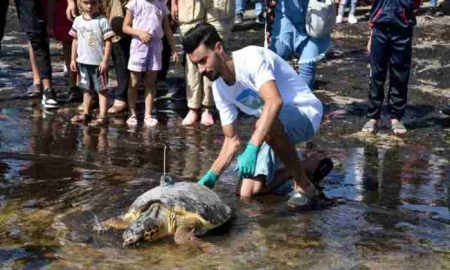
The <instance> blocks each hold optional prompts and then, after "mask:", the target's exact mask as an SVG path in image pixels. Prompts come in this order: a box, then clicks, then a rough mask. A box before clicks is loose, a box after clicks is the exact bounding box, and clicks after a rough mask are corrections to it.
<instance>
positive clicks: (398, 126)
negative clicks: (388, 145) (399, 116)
mask: <svg viewBox="0 0 450 270" xmlns="http://www.w3.org/2000/svg"><path fill="white" fill-rule="evenodd" d="M391 130H392V133H394V135H396V136H402V135H405V134H406V132H407V131H408V130H407V129H406V127H405V125H403V123H402V122H400V121H399V122H396V123H395V124H392V126H391ZM399 130H401V131H403V132H398V131H399Z"/></svg>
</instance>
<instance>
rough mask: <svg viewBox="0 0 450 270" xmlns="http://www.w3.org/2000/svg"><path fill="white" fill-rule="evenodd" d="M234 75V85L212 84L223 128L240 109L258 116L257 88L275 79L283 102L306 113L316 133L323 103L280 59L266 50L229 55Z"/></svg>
mask: <svg viewBox="0 0 450 270" xmlns="http://www.w3.org/2000/svg"><path fill="white" fill-rule="evenodd" d="M232 57H233V62H234V69H235V74H236V82H235V84H233V85H231V86H229V85H227V84H226V83H225V81H224V80H223V79H222V78H218V79H217V80H216V81H214V83H213V95H214V101H215V103H216V107H217V109H218V110H219V114H220V120H221V122H222V125H223V126H225V125H229V124H231V123H233V122H234V121H235V120H236V118H237V116H238V110H237V108H239V109H240V110H241V111H243V112H244V113H246V114H249V115H253V116H256V117H259V116H260V115H261V111H262V108H263V105H264V102H263V100H262V99H261V97H260V95H259V89H260V88H261V86H262V85H263V84H264V83H265V82H267V81H271V80H274V81H275V83H276V85H277V87H278V91H279V92H280V95H281V98H282V100H283V106H286V105H291V106H295V107H297V108H298V109H299V110H300V111H302V112H303V113H305V114H306V115H307V117H308V118H309V120H310V121H311V124H312V126H313V127H314V131H317V130H318V129H319V126H320V121H321V119H322V110H323V109H322V103H321V102H320V100H319V99H317V98H316V96H315V95H314V94H313V93H312V92H311V90H310V89H309V87H308V86H307V85H306V83H305V82H304V81H303V80H302V79H301V78H300V77H299V75H298V74H297V72H295V70H294V69H293V68H292V67H291V66H290V65H289V64H288V63H287V62H286V61H285V60H284V59H283V58H281V57H280V56H278V55H277V54H275V53H274V52H272V51H271V50H269V49H265V48H263V47H258V46H248V47H245V48H243V49H240V50H238V51H235V52H233V53H232Z"/></svg>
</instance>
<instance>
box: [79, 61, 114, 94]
mask: <svg viewBox="0 0 450 270" xmlns="http://www.w3.org/2000/svg"><path fill="white" fill-rule="evenodd" d="M78 68H79V70H80V85H79V86H80V88H81V89H85V90H88V91H92V90H95V91H97V92H101V91H104V90H107V89H108V88H107V87H106V85H107V83H108V79H107V76H106V74H100V70H99V69H98V66H96V65H86V64H81V63H79V64H78Z"/></svg>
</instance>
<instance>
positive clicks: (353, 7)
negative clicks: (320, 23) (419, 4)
mask: <svg viewBox="0 0 450 270" xmlns="http://www.w3.org/2000/svg"><path fill="white" fill-rule="evenodd" d="M348 1H351V2H350V12H349V13H348V15H349V16H355V11H356V5H357V4H358V0H340V3H339V10H338V15H339V16H344V9H345V6H346V5H347V3H348ZM432 1H433V0H432Z"/></svg>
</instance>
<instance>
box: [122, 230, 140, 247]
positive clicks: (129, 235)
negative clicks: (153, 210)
mask: <svg viewBox="0 0 450 270" xmlns="http://www.w3.org/2000/svg"><path fill="white" fill-rule="evenodd" d="M142 237H143V235H141V234H140V233H137V232H134V231H133V230H126V231H125V232H124V233H123V235H122V239H123V243H122V244H123V246H129V245H133V244H136V243H137V242H139V240H141V239H142Z"/></svg>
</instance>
